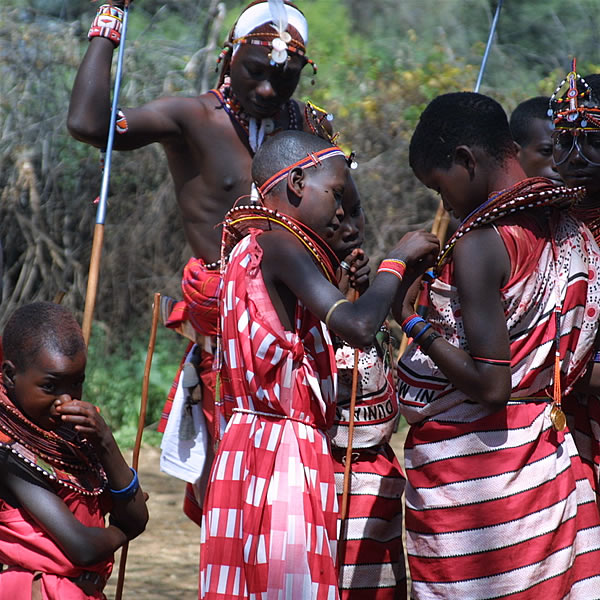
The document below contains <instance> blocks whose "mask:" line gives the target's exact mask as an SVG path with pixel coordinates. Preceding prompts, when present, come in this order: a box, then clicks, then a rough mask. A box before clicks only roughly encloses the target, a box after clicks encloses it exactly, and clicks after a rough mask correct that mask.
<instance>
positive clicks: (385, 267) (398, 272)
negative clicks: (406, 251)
mask: <svg viewBox="0 0 600 600" xmlns="http://www.w3.org/2000/svg"><path fill="white" fill-rule="evenodd" d="M377 272H378V273H391V274H392V275H395V276H396V277H397V278H398V279H399V280H400V281H402V278H403V277H404V273H405V272H406V263H405V262H404V261H403V260H399V259H397V258H386V259H385V260H382V261H381V263H380V265H379V269H377Z"/></svg>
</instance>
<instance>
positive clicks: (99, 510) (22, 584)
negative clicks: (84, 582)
mask: <svg viewBox="0 0 600 600" xmlns="http://www.w3.org/2000/svg"><path fill="white" fill-rule="evenodd" d="M57 494H58V495H59V496H60V497H61V498H62V500H63V501H64V502H65V504H66V505H67V506H68V508H69V510H71V512H72V513H73V515H74V516H75V518H76V519H77V520H78V521H80V522H81V523H82V524H83V525H85V526H86V527H102V528H103V527H104V526H105V524H104V510H103V507H102V505H101V504H102V502H101V497H98V496H84V495H83V494H79V493H77V492H74V491H71V490H68V489H67V488H65V487H62V486H60V487H58V489H57ZM0 563H1V564H4V565H8V566H9V567H11V568H10V569H8V570H5V571H2V572H0V600H17V599H18V598H29V597H30V596H29V595H27V594H30V593H31V592H30V590H31V586H32V580H33V577H34V572H36V571H41V572H42V573H43V575H42V578H41V581H42V598H43V600H87V599H98V600H99V599H102V598H104V597H105V596H104V594H103V593H101V592H98V593H96V594H94V595H91V596H90V595H88V594H85V593H84V592H83V591H82V589H81V588H80V587H79V586H78V585H77V584H75V583H74V582H73V581H71V580H70V579H69V578H72V577H78V576H80V575H81V574H82V573H84V572H85V571H92V572H94V573H99V574H100V575H102V576H103V577H104V578H105V579H108V577H109V575H110V573H111V570H112V565H113V559H112V557H111V558H110V559H108V560H105V561H103V562H100V563H97V564H95V565H91V566H88V567H85V568H83V567H78V566H76V565H74V564H73V563H72V562H71V561H70V560H69V559H68V558H67V556H66V555H65V554H64V552H63V551H62V550H61V549H60V548H59V547H58V546H57V545H56V543H55V542H54V541H53V540H52V539H51V538H50V537H49V536H48V534H47V533H46V532H45V531H44V530H43V529H42V528H41V527H40V526H39V525H38V524H37V523H36V522H35V521H34V520H33V519H32V518H31V516H30V515H29V514H28V513H27V512H26V511H25V510H24V509H21V508H12V507H10V506H8V505H7V504H6V503H4V502H3V501H2V500H0Z"/></svg>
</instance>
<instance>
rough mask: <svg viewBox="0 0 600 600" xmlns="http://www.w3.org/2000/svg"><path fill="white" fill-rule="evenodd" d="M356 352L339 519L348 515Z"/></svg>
mask: <svg viewBox="0 0 600 600" xmlns="http://www.w3.org/2000/svg"><path fill="white" fill-rule="evenodd" d="M358 353H359V349H358V348H355V349H354V367H353V368H352V393H351V394H350V414H349V415H348V447H347V448H346V462H345V464H344V489H343V492H342V508H341V510H340V519H341V520H342V521H344V519H345V518H346V517H347V516H348V495H349V493H350V478H351V476H352V438H353V437H354V409H355V407H356V392H357V389H358Z"/></svg>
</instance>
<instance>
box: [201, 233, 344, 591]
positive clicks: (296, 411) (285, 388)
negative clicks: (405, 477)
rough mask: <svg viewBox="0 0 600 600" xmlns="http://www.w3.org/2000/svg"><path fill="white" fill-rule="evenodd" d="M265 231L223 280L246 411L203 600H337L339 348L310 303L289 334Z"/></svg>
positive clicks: (212, 487)
mask: <svg viewBox="0 0 600 600" xmlns="http://www.w3.org/2000/svg"><path fill="white" fill-rule="evenodd" d="M259 235H260V232H256V231H252V232H251V234H250V235H249V236H247V237H246V238H244V239H243V240H242V241H241V242H240V243H239V244H238V245H237V246H236V247H235V249H234V250H233V252H232V253H231V257H230V262H229V264H228V266H227V268H226V271H225V274H224V279H223V288H222V292H221V293H222V295H221V328H222V351H223V365H222V370H221V377H222V384H221V390H222V393H223V399H224V401H225V402H226V403H232V404H234V405H235V407H236V411H237V412H234V413H233V416H232V418H231V419H230V420H229V422H228V424H227V428H226V431H225V434H224V436H223V439H222V440H221V443H220V445H219V450H218V453H217V456H216V458H215V462H214V465H213V470H212V473H211V479H210V483H209V488H208V491H207V495H206V499H205V505H204V516H203V526H202V545H201V552H200V567H201V573H200V597H201V598H207V599H211V600H228V599H231V600H233V599H234V598H235V599H238V598H249V599H252V600H254V599H256V600H259V599H260V600H266V599H267V598H269V599H270V598H289V599H291V600H306V599H307V598H314V599H316V600H335V599H337V598H339V594H338V589H337V571H336V567H335V561H336V550H337V526H338V506H337V498H336V492H335V480H334V472H333V466H332V461H331V455H330V452H329V442H328V439H327V436H326V434H325V431H326V430H327V429H328V428H329V427H330V426H331V424H332V422H333V417H334V412H335V397H336V369H335V358H334V352H333V348H332V345H331V340H330V338H329V334H328V332H327V329H326V328H325V326H324V325H323V324H322V323H321V322H319V320H318V319H317V318H316V317H315V316H314V315H312V314H311V313H310V312H309V311H308V310H307V309H306V308H305V307H304V306H302V304H300V303H298V305H297V310H296V330H295V331H294V332H291V331H286V330H284V328H283V326H282V325H281V322H280V321H279V318H278V316H277V312H276V311H275V309H274V308H273V305H272V304H271V300H270V298H269V294H268V291H267V289H266V287H265V284H264V281H263V279H262V273H261V266H260V265H261V260H262V250H261V248H260V246H259V244H258V243H257V240H256V238H257V236H259Z"/></svg>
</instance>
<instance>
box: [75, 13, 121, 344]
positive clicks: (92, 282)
mask: <svg viewBox="0 0 600 600" xmlns="http://www.w3.org/2000/svg"><path fill="white" fill-rule="evenodd" d="M128 19H129V3H128V2H126V3H125V6H124V8H123V25H122V27H121V42H120V43H119V53H118V56H117V72H116V74H115V86H114V91H113V100H112V110H111V113H110V123H109V126H108V139H107V142H106V153H105V157H104V170H103V173H102V186H101V188H100V198H99V200H98V208H97V210H96V225H95V227H94V239H93V241H92V254H91V257H90V268H89V272H88V283H87V291H86V294H85V307H84V310H83V322H82V325H81V329H82V331H83V338H84V340H85V343H86V345H87V344H89V341H90V336H91V334H92V321H93V318H94V307H95V305H96V295H97V292H98V275H99V273H100V258H101V256H102V243H103V241H104V222H105V220H106V204H107V198H108V190H109V187H110V170H111V164H112V150H113V144H114V139H115V128H116V122H117V111H118V107H119V92H120V91H121V75H122V73H123V57H124V55H125V38H126V36H127V21H128Z"/></svg>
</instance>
